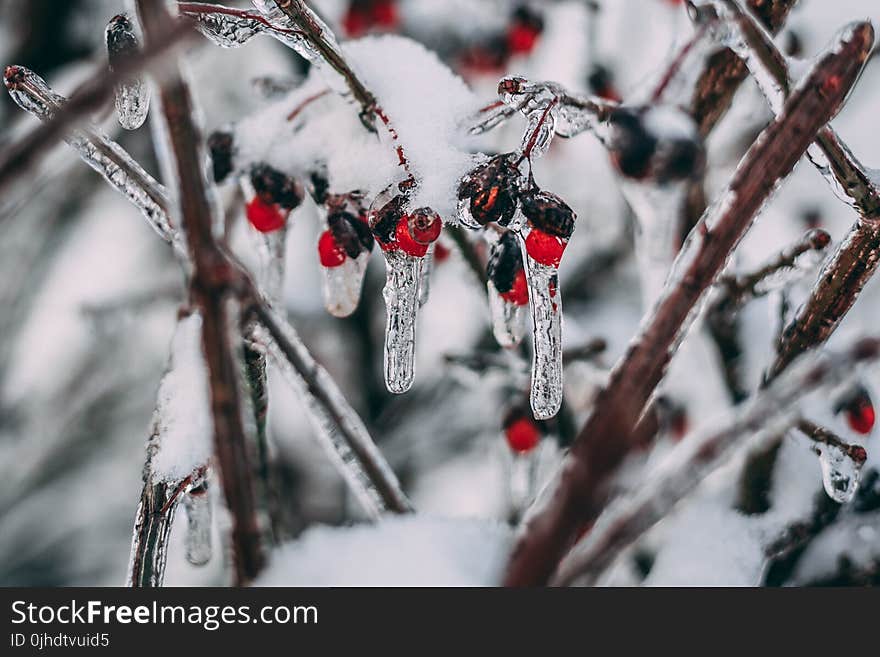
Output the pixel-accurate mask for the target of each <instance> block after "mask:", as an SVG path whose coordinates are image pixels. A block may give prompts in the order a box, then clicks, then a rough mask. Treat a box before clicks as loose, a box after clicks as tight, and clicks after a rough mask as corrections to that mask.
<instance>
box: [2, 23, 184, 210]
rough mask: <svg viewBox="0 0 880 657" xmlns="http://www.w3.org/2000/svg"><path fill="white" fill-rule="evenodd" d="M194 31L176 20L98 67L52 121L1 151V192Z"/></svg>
mask: <svg viewBox="0 0 880 657" xmlns="http://www.w3.org/2000/svg"><path fill="white" fill-rule="evenodd" d="M193 34H195V31H194V30H193V28H192V25H190V24H189V23H188V22H183V21H179V22H175V23H174V24H173V25H169V26H168V29H166V30H165V32H164V33H162V34H159V35H157V37H156V38H155V39H154V40H153V42H152V43H150V44H148V46H147V47H146V48H145V49H144V50H143V51H141V52H139V53H137V54H133V55H132V56H131V57H127V58H126V59H125V61H124V62H121V63H119V64H118V65H116V66H115V67H114V69H113V71H112V72H108V71H107V67H106V66H101V67H100V68H99V69H98V70H97V71H96V72H95V73H93V74H92V75H91V76H90V77H89V78H88V79H87V80H86V81H85V82H83V83H82V84H81V85H79V86H78V87H77V88H76V91H74V92H73V94H72V95H71V96H70V99H69V100H68V101H67V102H66V103H65V104H64V107H63V108H62V109H61V110H60V111H59V112H57V113H56V114H55V115H54V116H53V117H52V119H51V120H49V121H47V122H45V123H43V124H42V125H40V126H39V127H37V128H34V129H33V130H32V131H31V132H29V133H28V134H26V135H25V136H24V137H22V138H21V139H20V140H18V141H17V142H15V143H13V144H11V145H10V146H9V147H7V148H6V149H5V150H4V151H3V153H2V154H0V194H2V193H3V191H4V190H5V189H6V188H7V187H8V186H9V185H11V184H12V183H14V182H15V181H17V180H19V179H20V178H21V177H22V176H24V175H26V174H27V173H28V172H29V171H30V169H31V167H33V166H34V165H35V164H36V163H37V162H38V161H39V160H41V159H42V158H43V156H44V155H45V154H46V152H47V151H48V149H49V148H51V147H52V146H54V145H55V144H56V143H57V142H58V141H60V140H61V139H62V138H63V137H64V135H65V134H66V133H67V132H68V131H69V130H70V129H71V128H72V127H73V126H74V125H75V124H76V123H78V122H80V121H81V120H83V119H84V118H86V117H87V116H88V115H89V114H91V113H93V112H96V111H98V110H100V109H101V108H103V107H104V106H105V105H106V104H107V103H108V102H109V101H110V99H111V98H113V96H114V93H115V89H116V86H117V85H118V84H120V83H121V82H124V81H125V80H128V79H130V78H131V77H132V75H133V74H135V73H138V72H139V71H141V70H143V69H145V68H150V67H153V66H154V65H155V64H156V62H157V61H159V60H160V59H162V58H163V57H165V56H166V55H167V54H168V53H169V52H170V51H171V50H172V48H173V47H174V46H176V45H178V44H179V43H180V42H181V41H183V40H184V39H186V38H188V37H190V36H192V35H193ZM8 76H9V71H8V70H7V77H8ZM8 84H9V83H8V82H7V86H8Z"/></svg>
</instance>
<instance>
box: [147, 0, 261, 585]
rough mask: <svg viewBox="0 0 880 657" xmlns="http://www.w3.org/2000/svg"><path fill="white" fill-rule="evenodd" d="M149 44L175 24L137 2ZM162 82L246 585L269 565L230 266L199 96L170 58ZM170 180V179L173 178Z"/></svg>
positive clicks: (156, 6)
mask: <svg viewBox="0 0 880 657" xmlns="http://www.w3.org/2000/svg"><path fill="white" fill-rule="evenodd" d="M137 8H138V14H139V16H140V19H141V23H142V25H143V29H144V35H145V37H146V41H147V44H148V45H149V44H153V43H156V42H157V41H158V40H159V39H160V38H161V35H162V34H164V33H167V32H168V31H169V29H170V27H171V26H172V25H173V21H172V19H171V17H170V16H169V14H168V13H167V11H166V9H165V7H164V4H163V3H161V2H158V3H157V2H154V1H151V0H137ZM165 73H166V75H167V77H166V78H165V79H164V80H163V81H162V83H161V85H160V87H159V97H160V99H161V106H162V111H163V114H164V121H165V127H166V130H167V138H168V144H167V148H168V150H169V153H170V155H171V157H172V158H173V168H174V174H175V179H174V182H175V183H176V184H177V185H178V194H177V197H178V199H179V203H180V214H181V217H180V221H181V225H182V227H183V228H184V231H185V233H186V241H187V247H188V250H189V253H190V257H191V260H192V264H193V274H192V278H191V284H190V294H191V296H192V300H193V302H194V304H195V306H196V307H197V308H199V309H200V310H201V312H202V318H203V323H202V348H203V350H204V353H205V360H206V362H207V365H208V376H209V383H210V389H211V412H212V417H213V422H214V449H215V453H216V457H217V465H218V466H219V468H220V474H221V478H222V481H223V490H224V494H225V497H226V503H227V505H228V507H229V510H230V512H231V514H232V517H233V529H232V535H233V541H232V543H233V549H234V553H235V571H236V581H237V582H238V583H239V584H246V583H248V582H250V581H251V580H253V578H254V577H256V575H257V573H258V572H259V571H260V569H261V568H262V566H263V561H264V556H263V550H262V546H261V544H260V531H259V527H258V523H257V514H256V506H255V501H254V486H253V481H252V469H251V466H250V463H249V460H250V459H249V454H248V449H247V440H246V435H245V429H244V423H243V418H242V411H241V399H240V391H239V381H238V367H237V365H236V360H235V351H234V347H233V345H232V341H231V336H230V327H231V325H232V323H231V321H230V315H229V300H230V297H229V282H230V267H229V263H228V261H227V258H226V257H225V255H224V254H223V252H222V251H221V249H220V247H219V246H218V244H217V242H216V241H215V239H214V234H213V226H214V216H213V212H212V208H211V203H210V201H209V199H208V192H207V189H206V181H205V175H204V157H203V154H202V152H201V148H200V146H201V144H202V143H203V140H202V136H201V134H200V132H199V129H198V127H197V126H196V125H195V122H194V120H193V109H194V108H193V101H192V98H191V96H190V90H189V87H188V86H187V84H186V83H185V82H184V80H183V78H182V76H181V73H180V68H179V65H178V64H177V63H176V62H169V64H168V67H167V70H166V71H165ZM169 182H171V181H169Z"/></svg>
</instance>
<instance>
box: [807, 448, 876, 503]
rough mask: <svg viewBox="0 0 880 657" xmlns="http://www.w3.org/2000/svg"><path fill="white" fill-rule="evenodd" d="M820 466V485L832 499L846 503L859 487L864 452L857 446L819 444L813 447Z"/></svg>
mask: <svg viewBox="0 0 880 657" xmlns="http://www.w3.org/2000/svg"><path fill="white" fill-rule="evenodd" d="M815 452H816V454H817V455H818V456H819V466H820V467H821V468H822V485H823V486H824V487H825V492H826V493H827V494H828V497H830V498H831V499H832V500H834V501H835V502H837V503H839V504H846V503H847V502H849V501H850V500H852V498H853V496H855V494H856V491H857V490H858V488H859V478H860V477H861V473H862V466H863V465H864V464H865V452H864V450H862V449H861V448H860V447H858V446H850V447H849V449H847V448H846V447H842V446H839V445H834V444H820V445H817V446H816V447H815Z"/></svg>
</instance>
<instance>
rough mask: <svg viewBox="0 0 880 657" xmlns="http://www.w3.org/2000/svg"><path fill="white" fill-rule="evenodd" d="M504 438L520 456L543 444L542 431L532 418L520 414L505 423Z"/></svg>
mask: <svg viewBox="0 0 880 657" xmlns="http://www.w3.org/2000/svg"><path fill="white" fill-rule="evenodd" d="M504 437H505V438H506V439H507V444H508V445H509V446H510V449H512V450H513V451H514V452H516V453H518V454H525V453H526V452H530V451H532V450H533V449H534V448H535V447H537V446H538V443H539V442H541V430H540V429H539V428H538V425H537V424H536V423H535V421H534V420H533V419H532V418H530V417H528V415H526V414H525V413H523V412H518V413H515V414H514V415H513V416H512V417H509V418H508V420H507V421H505V423H504Z"/></svg>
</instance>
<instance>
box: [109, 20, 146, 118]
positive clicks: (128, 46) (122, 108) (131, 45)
mask: <svg viewBox="0 0 880 657" xmlns="http://www.w3.org/2000/svg"><path fill="white" fill-rule="evenodd" d="M105 38H106V42H107V56H108V58H109V62H110V70H111V71H112V70H113V68H114V67H115V66H118V65H119V64H121V63H124V62H125V60H126V59H127V58H129V57H131V56H133V55H135V54H137V53H138V51H139V50H140V44H139V40H138V37H137V34H136V32H135V29H134V24H133V23H132V21H131V19H130V18H129V17H128V16H127V15H126V14H119V15H117V16H114V17H113V18H112V19H111V20H110V22H109V23H108V24H107V30H106V32H105ZM115 91H116V118H117V119H118V120H119V125H121V126H122V127H123V128H125V129H126V130H136V129H137V128H140V127H141V126H142V125H143V124H144V121H146V119H147V113H148V112H149V109H150V87H149V85H148V84H147V82H146V80H144V79H143V78H141V77H131V78H127V79H125V80H123V81H122V82H120V83H119V84H118V85H117V86H116V90H115Z"/></svg>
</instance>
